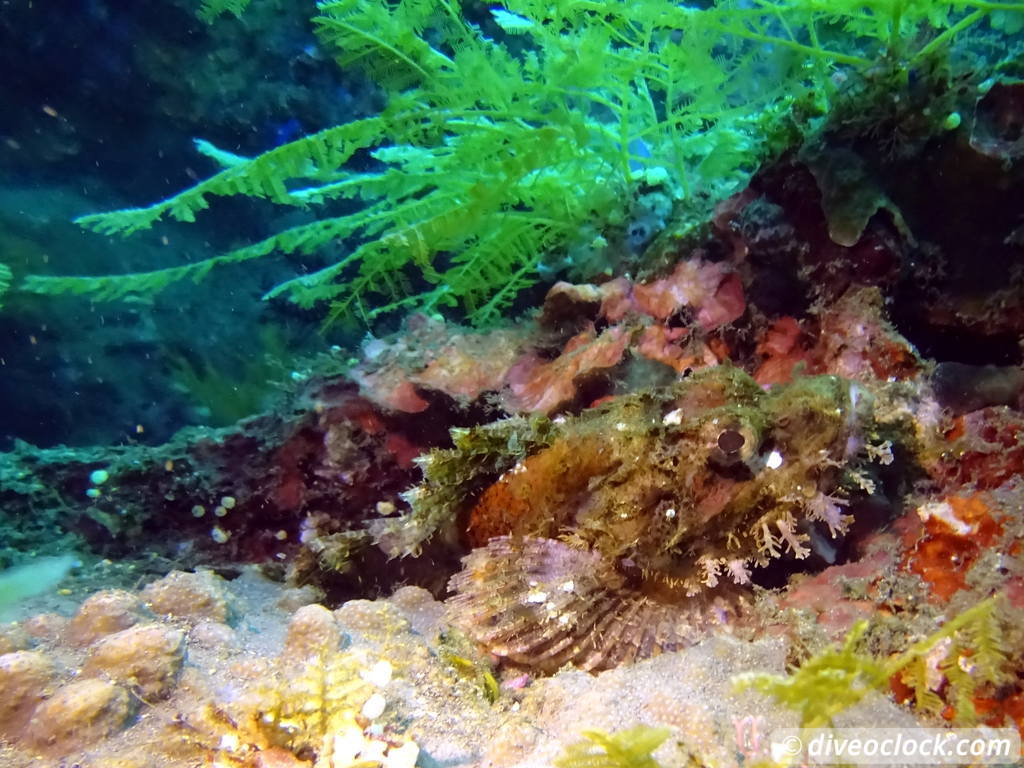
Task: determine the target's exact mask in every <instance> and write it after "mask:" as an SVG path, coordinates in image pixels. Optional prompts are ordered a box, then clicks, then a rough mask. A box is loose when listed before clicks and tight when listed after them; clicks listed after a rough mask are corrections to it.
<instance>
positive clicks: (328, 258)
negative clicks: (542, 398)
mask: <svg viewBox="0 0 1024 768" xmlns="http://www.w3.org/2000/svg"><path fill="white" fill-rule="evenodd" d="M241 6H244V2H242V1H241V0H218V1H217V2H212V1H208V2H207V4H206V5H205V6H204V11H203V12H204V13H209V14H213V13H216V12H219V11H221V10H225V9H226V10H229V11H231V12H235V13H237V12H239V10H238V9H239V8H240V7H241ZM467 7H468V4H467ZM317 9H318V12H317V15H316V16H315V18H314V23H315V26H316V29H317V33H318V35H319V37H320V39H321V40H322V42H323V43H324V44H325V46H328V47H329V48H331V49H333V50H335V51H336V58H337V60H338V62H339V64H340V65H341V66H343V67H345V68H348V69H359V70H362V71H364V72H365V73H366V74H368V75H369V76H371V77H372V78H373V79H374V80H375V81H376V82H378V83H379V84H380V85H381V86H382V87H383V88H384V89H385V90H386V92H387V95H388V103H387V106H386V107H385V108H384V109H383V110H382V112H381V113H380V114H378V115H375V116H372V117H369V118H366V119H361V120H354V121H352V122H350V123H346V124H343V125H339V126H334V127H331V128H328V129H326V130H323V131H320V132H319V133H316V134H313V135H311V136H307V137H304V138H301V139H298V140H296V141H292V142H290V143H287V144H284V145H282V146H279V147H277V148H275V149H272V150H270V151H268V152H265V153H263V154H260V155H258V156H256V157H253V158H237V157H233V158H232V162H231V163H230V164H229V165H228V166H227V167H224V168H223V169H222V170H220V171H219V172H217V173H215V174H214V175H212V176H211V177H209V178H208V179H206V180H204V181H201V182H200V183H198V184H196V185H195V186H193V187H191V188H189V189H187V190H184V191H182V192H180V193H179V194H176V195H174V196H172V197H170V198H168V199H166V200H163V201H160V202H157V203H155V204H153V205H149V206H146V207H142V208H130V209H124V210H117V211H110V212H107V213H99V214H91V215H87V216H83V217H81V218H80V219H78V222H79V223H80V224H81V225H82V226H83V227H86V228H87V229H90V230H93V231H96V232H99V233H102V234H108V235H109V234H124V235H127V234H131V233H133V232H137V231H139V230H143V229H147V228H149V227H151V226H153V225H154V224H155V223H156V222H157V221H159V220H161V219H165V218H170V219H175V220H178V221H183V222H192V221H194V220H195V218H196V215H197V214H198V213H200V212H201V211H203V210H204V209H206V208H207V207H209V205H210V199H211V198H213V197H217V196H245V197H253V198H262V199H265V200H269V201H271V202H273V203H276V204H278V205H285V206H294V207H299V208H308V209H312V210H316V211H325V212H324V213H323V214H322V216H321V217H320V218H318V219H317V220H315V221H312V222H310V223H305V224H300V225H297V226H293V227H290V228H287V229H284V230H282V231H279V232H276V233H274V234H272V235H271V236H269V237H267V238H265V239H263V240H260V241H259V242H256V243H252V244H250V245H246V246H243V247H241V248H238V249H235V250H233V251H230V252H228V253H224V254H219V255H215V256H211V257H209V258H205V259H203V260H200V261H197V262H193V263H189V264H184V265H180V266H175V267H171V268H167V269H160V270H154V271H144V272H137V273H133V274H128V275H114V276H99V277H89V276H40V275H31V276H29V277H27V278H26V279H25V281H24V282H23V283H22V285H21V288H22V289H23V290H26V291H30V292H35V293H41V294H59V293H77V294H84V295H88V296H90V297H92V298H94V299H97V300H116V299H123V298H126V297H129V296H135V295H143V296H148V295H152V294H153V293H155V292H157V291H159V290H161V289H163V288H164V287H166V286H167V285H169V284H170V283H172V282H175V281H178V280H183V279H192V280H199V279H202V278H203V277H204V276H205V275H206V274H207V273H208V272H209V271H210V270H211V269H213V268H215V267H219V266H222V265H228V264H238V263H244V262H247V261H251V260H254V259H260V258H264V257H267V256H270V255H271V254H301V255H303V256H307V257H312V256H314V255H315V256H316V258H317V259H318V260H319V261H318V262H315V265H316V264H319V265H322V266H318V267H317V266H314V269H313V271H311V272H310V273H309V274H304V275H301V276H297V277H294V278H292V279H289V280H286V281H284V282H283V283H281V284H279V285H277V286H275V287H274V288H272V289H271V290H270V291H268V292H267V293H266V294H265V296H264V298H265V299H272V298H276V297H283V298H287V299H289V300H291V301H293V302H295V303H297V304H298V305H300V306H302V307H306V308H309V307H313V306H316V305H320V304H321V303H327V304H329V306H330V309H329V312H328V315H327V319H328V321H331V320H339V319H342V318H351V317H356V318H361V319H362V320H364V321H367V322H369V321H370V320H372V319H373V318H375V317H377V316H379V315H381V314H384V313H389V312H393V311H397V310H407V309H411V308H417V309H422V310H428V311H433V310H437V309H439V308H442V307H457V308H458V309H459V310H460V311H461V312H463V313H465V315H467V316H468V317H469V319H470V320H471V321H473V322H474V323H477V324H487V323H492V322H494V321H496V320H497V319H499V318H500V317H501V315H502V314H503V313H504V312H505V311H507V310H508V309H509V308H510V307H511V305H512V303H513V301H514V299H515V298H516V296H517V295H518V294H519V293H520V291H522V290H523V289H526V288H528V287H530V286H532V285H535V284H536V283H538V282H540V281H541V280H542V279H543V278H544V276H545V274H546V273H547V272H548V271H549V268H548V266H547V265H548V264H550V263H557V260H558V259H563V258H564V256H565V254H570V253H575V252H577V251H579V250H585V249H582V248H581V243H580V242H578V241H579V240H580V237H581V236H582V233H584V232H586V233H588V235H587V236H586V237H585V239H586V241H587V242H590V241H592V240H594V232H595V231H596V232H598V233H604V234H608V235H614V233H615V232H622V231H624V230H625V229H626V228H627V227H628V223H629V221H628V220H629V216H630V212H631V210H632V209H633V206H634V204H635V201H636V200H637V198H638V197H639V196H640V195H641V194H642V193H644V194H646V193H648V192H649V191H650V190H652V189H653V190H661V191H662V192H663V193H664V194H665V195H666V196H667V197H668V198H669V199H670V200H672V201H674V204H675V207H676V211H675V216H676V218H677V219H680V220H683V221H691V222H693V221H702V220H704V219H705V218H706V217H707V215H708V214H709V213H710V211H711V209H712V207H713V205H714V204H715V202H716V201H718V200H720V199H722V198H723V197H725V196H726V195H728V194H730V193H731V192H732V191H734V190H735V189H736V188H737V187H738V186H740V185H741V184H742V183H744V182H745V180H746V179H747V178H749V175H750V174H751V173H752V172H753V170H754V169H756V167H757V166H758V164H759V162H760V161H761V160H762V159H763V158H764V157H765V156H766V154H769V153H771V152H775V151H779V150H781V149H783V148H784V147H785V146H786V145H787V144H788V143H792V142H793V141H797V140H799V138H800V136H801V135H802V134H803V133H804V132H805V131H806V130H807V129H808V127H809V126H810V125H811V119H812V118H814V117H816V116H821V115H824V114H827V113H828V112H829V110H830V109H831V108H832V106H833V105H834V104H835V103H836V101H837V99H839V98H840V96H841V94H840V93H839V92H838V89H837V87H836V85H835V84H834V82H833V80H832V75H833V74H834V73H835V70H836V68H845V69H847V70H850V71H853V72H862V73H866V72H869V71H874V70H876V69H877V68H878V67H879V66H881V67H882V68H884V69H885V70H886V71H887V72H889V73H891V75H892V76H891V77H890V78H888V79H887V80H886V82H892V83H893V84H894V86H895V87H900V86H901V85H902V87H909V85H908V80H907V77H908V75H907V72H908V71H909V70H910V69H911V68H913V67H914V66H916V65H918V64H919V63H921V62H923V61H925V60H927V59H930V58H931V57H934V56H941V55H943V53H944V52H945V50H946V49H947V47H948V44H949V43H950V42H951V41H952V40H953V39H954V38H956V37H957V36H960V35H963V34H964V33H965V32H966V31H968V30H971V31H972V32H973V31H974V30H976V29H977V28H979V27H980V26H981V23H982V22H983V21H984V20H985V19H986V18H988V17H990V16H992V15H993V14H998V15H997V16H996V18H997V19H999V24H998V25H995V24H993V25H990V28H989V29H987V30H985V32H986V34H990V35H997V36H998V35H999V34H1003V33H1002V31H1001V30H1003V29H1006V28H1008V25H1007V24H1006V23H1005V17H1007V16H1012V15H1013V14H1017V13H1020V12H1021V11H1022V10H1024V3H1013V2H995V1H992V0H989V1H985V0H959V2H942V3H939V2H929V1H927V0H866V1H865V0H856V1H855V0H841V1H839V2H829V3H824V2H821V1H820V0H777V2H769V1H767V0H764V1H762V2H758V3H755V4H753V5H750V4H748V3H745V2H740V0H725V1H723V2H721V3H718V4H716V5H715V6H714V7H712V8H708V9H697V8H691V7H687V6H684V5H678V4H676V3H673V2H669V0H643V1H642V2H629V3H627V2H617V1H614V0H604V1H600V0H595V1H593V2H572V1H566V2H558V3H554V4H550V3H544V2H539V0H511V1H510V2H508V3H506V5H505V7H504V8H498V9H495V10H494V11H493V19H492V21H491V22H490V23H489V24H487V25H484V24H482V23H481V22H480V21H479V20H475V19H471V18H469V17H467V15H466V13H464V10H463V7H462V5H461V4H460V3H459V2H457V1H456V0H398V2H388V1H387V0H371V1H369V2H367V1H365V0H325V1H324V2H321V3H319V5H318V6H317ZM941 117H944V116H940V118H941ZM206 148H207V151H205V152H204V153H205V154H207V155H209V154H211V152H210V151H209V150H210V149H211V147H210V146H209V145H206ZM212 149H213V150H214V154H216V155H217V156H220V155H222V154H223V153H221V152H220V151H219V150H216V149H215V148H212ZM361 152H369V153H370V155H372V157H373V158H374V159H375V161H376V165H375V166H373V167H371V168H370V169H369V170H355V169H353V168H352V167H351V163H350V161H351V160H352V159H353V158H354V157H355V156H356V154H357V153H361ZM334 201H350V203H354V210H353V208H352V206H351V205H350V207H349V209H348V210H349V211H350V212H348V213H343V214H341V215H332V214H330V213H327V212H326V210H327V204H328V203H331V202H334Z"/></svg>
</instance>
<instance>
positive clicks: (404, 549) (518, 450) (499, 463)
mask: <svg viewBox="0 0 1024 768" xmlns="http://www.w3.org/2000/svg"><path fill="white" fill-rule="evenodd" d="M554 433H555V425H554V424H553V423H552V422H551V421H550V420H549V419H546V418H544V417H543V416H533V417H529V418H526V417H521V416H516V417H512V418H508V419H502V420H500V421H495V422H492V423H490V424H485V425H483V426H480V427H474V428H472V429H465V428H456V429H452V430H451V437H452V443H453V444H454V447H452V448H449V449H437V450H433V451H430V452H429V453H427V454H425V455H424V456H421V457H419V458H417V459H416V463H417V464H418V465H419V466H420V468H421V469H422V470H423V482H422V483H421V484H420V485H418V486H416V487H415V488H412V489H411V490H409V491H407V492H406V493H404V494H402V498H403V499H405V501H407V502H408V503H409V506H410V508H411V510H410V512H409V513H407V514H404V515H401V516H398V517H387V518H381V519H379V520H375V521H372V522H371V523H370V525H369V526H368V527H369V530H370V531H371V533H372V535H373V537H374V540H375V542H376V543H377V545H378V546H379V547H381V549H383V550H384V551H385V552H386V553H387V554H388V555H389V556H391V557H401V556H406V555H415V554H416V553H418V552H419V550H420V547H421V546H422V545H423V543H424V542H426V541H427V540H428V539H429V538H431V537H432V536H433V535H434V534H435V533H437V532H438V531H439V530H441V529H443V528H445V527H446V526H448V525H450V524H451V523H453V522H455V520H456V519H457V518H458V516H459V514H460V513H461V512H464V511H465V510H466V506H467V504H469V503H471V502H472V500H473V499H475V498H476V496H478V495H479V494H480V492H481V491H482V490H483V489H484V488H485V487H486V486H487V485H489V484H490V483H492V482H494V480H496V479H497V477H498V476H499V475H500V474H501V473H503V472H506V471H507V470H509V469H511V468H512V467H514V466H515V465H516V463H517V462H518V461H521V460H522V459H523V458H525V457H526V456H527V455H528V454H530V453H532V452H534V451H537V450H539V449H540V448H542V447H544V446H545V445H547V444H548V443H550V441H551V440H552V439H553V436H554Z"/></svg>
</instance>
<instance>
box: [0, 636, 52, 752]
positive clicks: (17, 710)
mask: <svg viewBox="0 0 1024 768" xmlns="http://www.w3.org/2000/svg"><path fill="white" fill-rule="evenodd" d="M55 678H56V672H55V670H54V667H53V662H52V661H51V660H50V658H49V657H48V656H46V654H43V653H40V652H39V651H15V652H14V653H5V654H4V655H3V656H0V691H2V695H0V735H2V736H4V737H6V738H13V737H16V736H17V735H18V734H19V732H20V731H21V729H22V728H23V727H24V726H25V724H26V723H27V722H28V720H29V718H30V717H31V716H32V712H33V711H34V710H35V707H36V705H37V704H39V702H40V701H42V700H43V698H44V697H45V696H46V695H47V694H48V693H49V691H50V688H51V687H52V683H53V681H54V679H55Z"/></svg>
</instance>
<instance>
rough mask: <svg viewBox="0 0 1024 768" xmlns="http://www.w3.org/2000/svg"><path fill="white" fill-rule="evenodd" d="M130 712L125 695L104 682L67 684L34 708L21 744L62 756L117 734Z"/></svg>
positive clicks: (127, 698)
mask: <svg viewBox="0 0 1024 768" xmlns="http://www.w3.org/2000/svg"><path fill="white" fill-rule="evenodd" d="M131 712H132V701H131V697H130V696H129V695H128V692H127V691H126V690H125V689H124V688H121V687H120V686H117V685H114V684H113V683H108V682H106V681H104V680H80V681H78V682H75V683H69V684H68V685H65V686H63V687H62V688H60V689H58V690H57V692H56V693H54V695H53V697H52V698H49V699H47V700H46V701H45V702H43V703H42V704H40V705H39V706H38V707H36V710H35V714H34V715H33V716H32V721H31V722H30V723H29V726H28V731H27V733H26V735H25V741H27V742H28V743H29V744H31V745H33V746H35V747H37V748H39V749H42V750H44V751H47V752H50V753H52V754H55V755H64V754H68V753H69V752H72V751H74V750H76V749H81V748H82V747H84V746H87V745H88V744H91V743H92V742H95V741H98V740H100V739H102V738H104V737H106V736H110V735H112V734H114V733H117V732H118V731H119V730H121V728H122V727H123V726H124V725H125V723H126V722H127V720H128V718H129V716H130V715H131Z"/></svg>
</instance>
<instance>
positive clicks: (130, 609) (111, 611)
mask: <svg viewBox="0 0 1024 768" xmlns="http://www.w3.org/2000/svg"><path fill="white" fill-rule="evenodd" d="M144 612H145V609H144V608H143V605H142V601H141V600H139V598H138V596H137V595H133V594H132V593H130V592H126V591H125V590H123V589H108V590H104V591H102V592H97V593H96V594H95V595H93V596H92V597H90V598H89V599H88V600H86V601H85V602H84V603H82V606H81V608H79V609H78V612H77V613H76V614H75V615H74V616H72V617H71V621H70V622H69V623H68V627H67V639H68V640H69V641H70V642H72V643H75V644H77V645H83V646H84V645H89V644H90V643H92V642H93V641H94V640H98V639H99V638H101V637H103V636H104V635H111V634H113V633H114V632H120V631H121V630H122V629H128V628H129V627H131V626H133V625H134V624H136V623H137V622H138V621H139V620H140V619H141V618H142V616H143V614H144Z"/></svg>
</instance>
